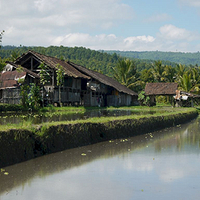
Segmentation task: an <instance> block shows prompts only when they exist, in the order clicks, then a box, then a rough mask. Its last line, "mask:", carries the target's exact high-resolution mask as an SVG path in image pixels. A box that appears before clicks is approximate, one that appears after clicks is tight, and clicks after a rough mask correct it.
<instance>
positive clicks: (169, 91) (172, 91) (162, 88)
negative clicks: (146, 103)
mask: <svg viewBox="0 0 200 200" xmlns="http://www.w3.org/2000/svg"><path fill="white" fill-rule="evenodd" d="M177 89H178V84H177V83H147V84H146V87H145V95H147V96H149V97H150V105H156V96H160V95H162V96H169V97H171V99H172V97H173V96H174V95H176V90H177Z"/></svg>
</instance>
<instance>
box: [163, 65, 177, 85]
mask: <svg viewBox="0 0 200 200" xmlns="http://www.w3.org/2000/svg"><path fill="white" fill-rule="evenodd" d="M164 69H165V70H164V72H163V76H164V78H165V81H166V82H174V80H175V78H176V69H175V68H173V67H172V66H171V65H166V66H165V68H164Z"/></svg>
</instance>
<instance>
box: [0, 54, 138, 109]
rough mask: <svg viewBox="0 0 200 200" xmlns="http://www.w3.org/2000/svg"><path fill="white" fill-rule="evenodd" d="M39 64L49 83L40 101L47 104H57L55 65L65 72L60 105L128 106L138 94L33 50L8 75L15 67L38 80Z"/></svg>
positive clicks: (104, 77) (57, 92)
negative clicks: (43, 68)
mask: <svg viewBox="0 0 200 200" xmlns="http://www.w3.org/2000/svg"><path fill="white" fill-rule="evenodd" d="M42 63H43V64H44V65H45V70H46V72H47V74H48V75H49V80H48V82H47V83H45V85H44V91H45V92H44V96H43V99H46V100H47V101H48V103H51V104H58V103H59V90H58V86H57V80H56V70H57V66H58V65H60V66H62V67H63V69H64V84H63V86H62V87H61V102H62V103H63V104H64V105H65V104H66V105H84V106H122V105H123V106H129V105H133V104H134V103H135V104H136V103H137V93H135V92H134V91H132V90H130V89H128V88H126V87H125V86H123V85H121V84H120V83H118V82H117V81H116V80H114V79H112V78H110V77H108V76H105V75H103V74H100V73H98V72H96V71H93V70H89V69H87V68H85V67H83V66H80V65H77V64H75V63H72V62H69V61H63V60H60V59H58V58H54V57H50V56H46V55H42V54H39V53H36V52H34V51H28V52H27V53H25V54H23V55H22V56H21V57H19V58H17V59H16V60H15V62H14V63H9V65H10V70H9V72H8V73H10V74H11V73H12V71H13V70H15V71H16V68H17V67H21V68H22V69H24V71H26V73H27V74H28V75H31V73H32V75H33V77H34V78H36V79H37V80H38V78H40V72H41V68H40V67H39V66H40V65H41V64H42ZM28 72H30V73H28ZM15 73H16V72H15ZM2 82H4V80H2ZM31 82H33V80H31V79H30V80H29V81H28V82H27V83H31ZM37 84H39V82H37ZM4 89H6V87H5V88H4Z"/></svg>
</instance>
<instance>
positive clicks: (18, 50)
mask: <svg viewBox="0 0 200 200" xmlns="http://www.w3.org/2000/svg"><path fill="white" fill-rule="evenodd" d="M28 50H33V51H36V52H38V53H41V54H44V55H47V56H52V57H57V58H59V59H62V60H70V61H72V62H74V63H76V64H80V65H82V66H85V67H87V68H89V69H93V70H96V71H99V72H101V73H103V74H107V75H109V76H112V67H115V66H116V64H117V62H118V59H119V56H117V54H112V55H110V54H107V53H104V52H99V51H95V50H90V49H86V48H84V47H63V46H60V47H56V46H50V47H14V46H2V48H1V49H0V58H1V59H9V60H15V59H16V58H17V57H19V56H20V55H22V54H23V53H25V52H27V51H28Z"/></svg>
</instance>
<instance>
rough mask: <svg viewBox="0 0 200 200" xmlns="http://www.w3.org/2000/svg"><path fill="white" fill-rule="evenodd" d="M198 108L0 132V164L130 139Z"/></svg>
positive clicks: (183, 119) (192, 113)
mask: <svg viewBox="0 0 200 200" xmlns="http://www.w3.org/2000/svg"><path fill="white" fill-rule="evenodd" d="M197 115H198V112H197V110H196V109H191V108H190V109H183V110H178V111H176V112H168V113H160V114H159V115H156V116H153V115H146V116H137V117H136V116H134V115H131V116H123V117H115V118H114V117H104V118H91V119H88V120H79V121H73V122H57V123H48V124H43V125H37V126H34V127H27V128H24V129H9V130H4V131H2V130H1V131H0V152H1V153H0V167H5V166H8V165H12V164H15V163H19V162H23V161H26V160H29V159H33V158H35V157H38V156H42V155H45V154H50V153H54V152H58V151H62V150H65V149H70V148H76V147H80V146H84V145H89V144H95V143H98V142H103V141H107V140H111V139H118V138H127V137H132V136H135V135H139V134H145V133H148V132H152V131H155V130H159V129H162V128H166V127H170V126H175V125H178V124H181V123H185V122H187V121H189V120H192V119H194V118H195V117H197Z"/></svg>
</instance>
